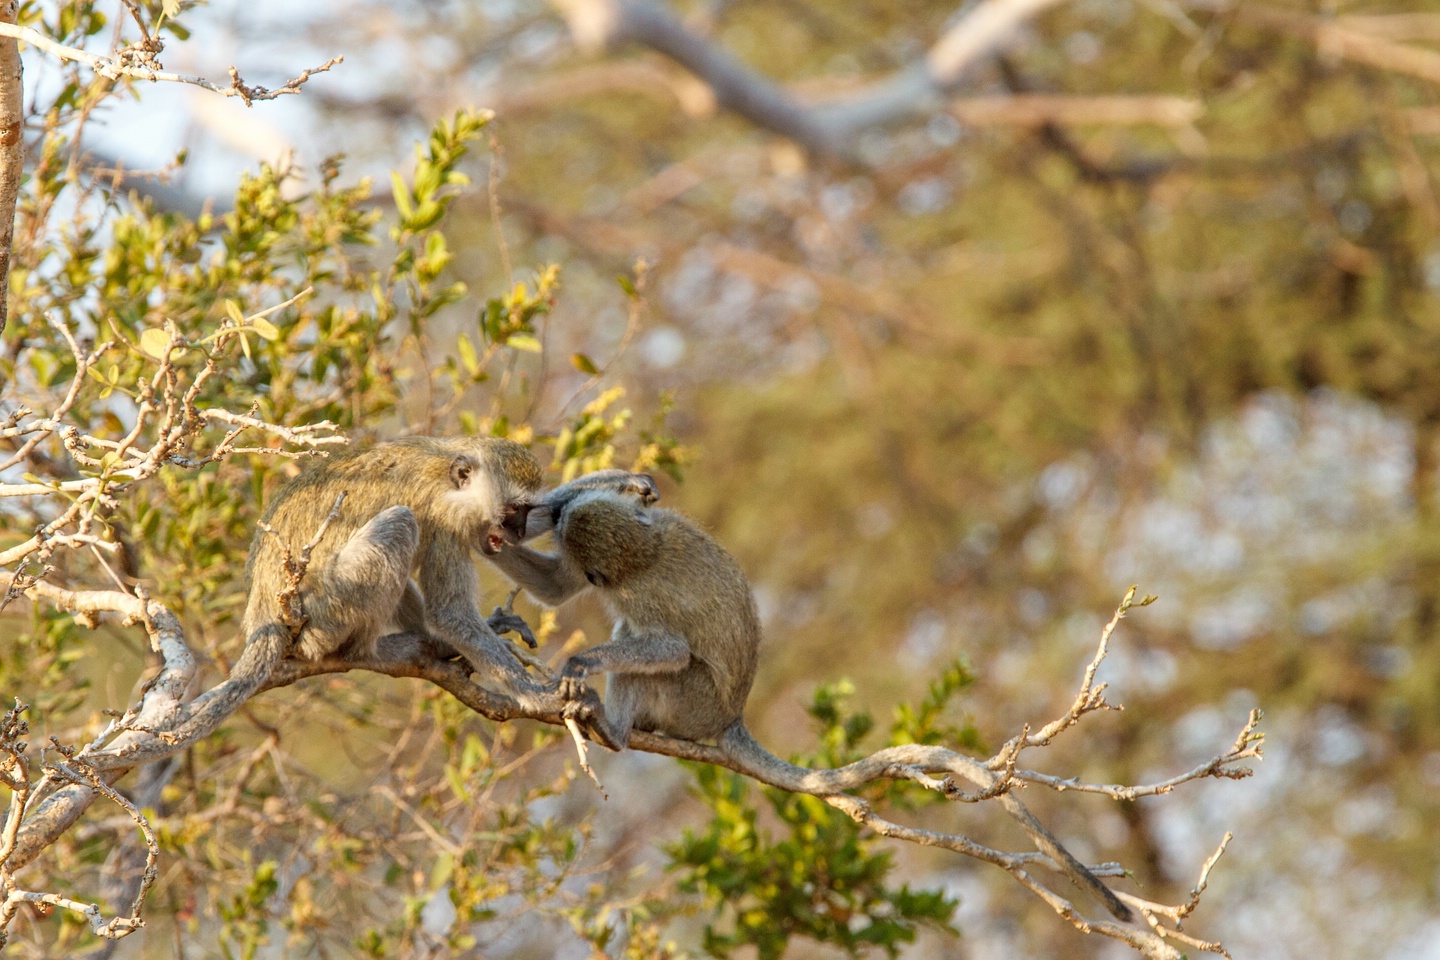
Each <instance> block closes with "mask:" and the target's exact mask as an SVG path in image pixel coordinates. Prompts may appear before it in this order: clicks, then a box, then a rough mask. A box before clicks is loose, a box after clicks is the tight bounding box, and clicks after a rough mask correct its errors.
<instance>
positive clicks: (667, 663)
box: [494, 478, 1133, 920]
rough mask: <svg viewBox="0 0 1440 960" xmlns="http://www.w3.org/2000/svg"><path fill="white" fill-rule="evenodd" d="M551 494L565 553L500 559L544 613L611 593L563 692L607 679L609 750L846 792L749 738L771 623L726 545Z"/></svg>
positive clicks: (524, 550) (1077, 871)
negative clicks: (697, 755)
mask: <svg viewBox="0 0 1440 960" xmlns="http://www.w3.org/2000/svg"><path fill="white" fill-rule="evenodd" d="M612 479H613V478H612ZM597 486H598V487H599V488H598V489H597V488H595V487H597ZM546 496H547V499H550V500H551V502H552V503H554V504H556V505H557V506H556V507H555V510H554V518H553V519H554V528H555V539H556V544H557V547H558V549H557V551H556V553H555V554H553V555H550V554H544V553H540V552H538V551H536V550H533V549H531V548H529V547H523V546H522V547H515V548H509V547H507V548H505V549H502V550H501V552H500V553H499V554H498V555H497V556H496V557H495V558H494V559H495V562H496V564H497V565H498V566H499V567H500V568H501V569H502V570H504V571H505V572H506V573H507V574H508V575H509V576H510V577H511V578H512V579H514V580H515V581H516V582H517V583H519V584H520V585H521V586H523V587H525V589H527V590H528V591H530V593H531V594H532V595H534V596H535V597H536V598H537V599H539V600H541V601H542V602H544V603H547V604H552V605H554V604H559V603H562V602H564V601H565V600H566V599H568V598H570V597H572V596H574V595H575V594H576V593H579V592H580V591H582V590H584V589H585V588H586V587H587V586H594V587H595V588H596V589H597V590H598V591H599V592H600V595H601V597H602V598H603V600H604V601H605V604H606V606H607V607H608V608H609V610H610V612H611V614H612V615H613V616H614V618H615V624H614V628H613V632H612V633H611V637H610V640H609V641H608V642H606V643H602V644H599V645H598V646H596V647H593V648H591V649H590V650H587V651H585V652H584V653H581V654H578V655H576V656H574V657H571V658H570V660H568V661H567V662H566V664H565V666H564V667H563V668H562V670H561V687H560V690H561V693H562V695H564V696H565V697H566V698H567V699H579V698H581V697H582V696H583V695H584V693H585V679H586V677H587V676H588V675H589V674H591V673H593V672H599V671H605V672H606V673H607V674H608V679H607V685H606V692H605V726H606V727H608V730H602V729H600V725H599V724H596V726H595V728H596V730H597V732H598V733H599V734H600V739H601V740H602V742H605V743H606V745H607V746H612V747H613V746H615V745H619V746H622V747H623V746H625V745H626V744H627V743H628V741H629V736H630V731H631V730H632V729H637V730H646V731H650V732H654V733H664V734H668V735H670V736H674V737H680V738H683V739H686V740H696V741H704V740H712V739H713V740H715V741H716V743H717V744H718V746H719V747H720V748H721V749H722V750H724V751H725V753H726V754H727V755H728V756H729V757H730V758H731V759H732V760H734V761H735V762H736V764H737V765H738V766H740V767H742V768H744V769H745V770H747V771H751V772H754V773H755V775H756V776H758V777H759V779H761V780H764V781H765V782H767V783H771V784H774V785H776V786H780V787H783V788H785V789H787V790H792V791H797V792H803V793H812V794H817V795H822V796H823V795H828V794H836V793H841V792H843V790H844V788H845V785H848V784H846V781H845V771H835V770H809V769H806V768H804V767H798V766H796V765H794V764H791V763H787V762H786V761H784V760H781V759H780V758H779V757H777V756H775V755H774V754H772V753H770V751H768V750H766V749H765V748H764V747H763V746H761V745H760V744H759V743H758V742H756V740H755V739H754V737H753V736H751V734H750V732H749V730H748V729H747V728H746V727H745V724H744V721H743V718H742V713H743V711H744V708H745V699H746V697H747V696H748V694H749V692H750V686H751V684H752V682H753V681H754V679H755V671H756V666H757V660H758V656H759V650H760V640H761V631H760V620H759V616H758V615H757V613H756V609H755V600H754V597H753V595H752V593H751V590H750V584H749V581H748V580H747V579H746V578H745V575H744V573H742V572H741V570H740V568H739V565H738V564H737V563H736V562H735V559H734V558H733V557H732V556H731V555H730V554H729V552H727V551H726V550H725V548H724V547H722V546H720V544H719V543H717V542H716V541H715V539H714V538H713V537H711V536H710V535H709V534H707V533H705V532H704V531H703V530H701V529H700V528H699V527H698V526H696V525H695V524H694V523H693V522H691V521H690V520H688V519H686V518H685V517H683V516H681V515H680V514H677V513H674V512H672V511H669V510H661V509H648V508H647V506H646V503H645V502H644V500H643V498H641V497H639V496H637V495H636V494H635V493H634V491H625V490H616V489H615V488H613V487H611V488H609V489H607V488H606V485H604V484H598V485H592V488H590V489H584V490H575V489H572V490H566V489H565V488H564V487H562V488H559V489H557V490H555V491H551V492H550V493H549V494H547V495H546ZM527 532H528V531H527ZM997 800H998V802H999V803H1000V804H1001V805H1002V806H1003V807H1004V808H1005V810H1006V811H1007V812H1008V813H1009V814H1010V815H1011V816H1012V817H1014V818H1015V819H1016V820H1017V821H1019V822H1020V824H1021V825H1022V826H1023V827H1024V828H1025V830H1026V832H1027V833H1029V834H1030V836H1031V838H1032V839H1033V840H1034V841H1035V843H1036V845H1037V846H1038V847H1039V849H1040V850H1042V851H1043V852H1044V853H1045V854H1046V855H1047V856H1049V857H1050V858H1051V859H1052V860H1054V861H1055V862H1056V863H1057V864H1058V865H1059V866H1060V867H1061V869H1062V870H1063V871H1064V872H1065V873H1066V875H1067V876H1069V877H1070V879H1071V880H1072V881H1073V882H1075V883H1076V884H1077V885H1078V886H1080V887H1081V888H1082V889H1085V890H1087V891H1089V892H1090V893H1091V894H1092V895H1094V896H1095V897H1097V898H1098V899H1100V900H1101V902H1103V903H1104V904H1105V906H1106V907H1107V908H1108V909H1109V910H1110V912H1111V913H1113V914H1114V915H1115V916H1116V917H1119V918H1120V919H1122V920H1129V919H1131V918H1132V916H1133V914H1132V913H1131V911H1130V909H1129V908H1128V907H1126V906H1125V905H1124V904H1123V903H1121V902H1120V900H1119V899H1118V898H1117V897H1116V896H1115V894H1114V892H1113V891H1111V890H1110V888H1108V887H1107V886H1105V885H1104V884H1103V883H1101V882H1100V881H1099V879H1098V878H1096V877H1095V875H1094V874H1093V873H1091V872H1090V871H1089V870H1088V869H1086V868H1085V866H1084V865H1083V864H1081V863H1080V862H1079V861H1078V860H1076V859H1075V857H1074V856H1073V855H1072V854H1071V853H1070V852H1069V851H1068V850H1066V849H1065V848H1064V847H1063V846H1062V845H1061V844H1060V843H1059V842H1058V841H1057V840H1056V839H1055V838H1054V836H1053V835H1051V834H1050V832H1049V831H1048V830H1046V829H1045V827H1044V826H1043V825H1042V824H1041V823H1040V822H1039V821H1038V820H1037V819H1036V818H1035V816H1034V815H1033V814H1031V813H1030V811H1029V810H1028V809H1027V808H1026V807H1025V806H1024V805H1023V804H1021V803H1020V801H1019V800H1018V799H1016V798H1015V797H1013V796H1011V795H1010V794H1009V793H1008V792H1007V793H1002V794H1000V795H999V797H998V798H997Z"/></svg>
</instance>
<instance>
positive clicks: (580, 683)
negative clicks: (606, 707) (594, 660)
mask: <svg viewBox="0 0 1440 960" xmlns="http://www.w3.org/2000/svg"><path fill="white" fill-rule="evenodd" d="M588 676H590V663H589V661H588V660H587V659H586V658H585V656H584V655H583V654H582V655H581V656H578V657H571V658H570V659H569V660H566V661H565V666H563V667H561V668H560V696H562V697H564V698H565V699H566V700H584V699H585V698H586V697H587V696H589V695H592V694H591V690H590V688H589V687H588V686H586V685H585V678H586V677H588Z"/></svg>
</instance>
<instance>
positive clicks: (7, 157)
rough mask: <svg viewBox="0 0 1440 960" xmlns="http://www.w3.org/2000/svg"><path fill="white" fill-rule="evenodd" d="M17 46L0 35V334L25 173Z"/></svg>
mask: <svg viewBox="0 0 1440 960" xmlns="http://www.w3.org/2000/svg"><path fill="white" fill-rule="evenodd" d="M19 12H20V0H3V5H0V27H13V26H14V25H15V18H16V16H17V15H18V14H19ZM22 74H23V71H22V69H21V66H20V45H19V44H17V43H16V42H15V41H14V40H13V39H11V38H9V37H4V38H0V337H3V336H4V335H5V323H6V321H7V320H8V319H9V316H10V246H11V243H12V242H13V240H14V237H15V198H16V197H17V196H18V195H19V193H20V178H21V175H22V174H23V173H24V160H25V143H24V137H23V134H24V131H25V116H24V79H23V75H22Z"/></svg>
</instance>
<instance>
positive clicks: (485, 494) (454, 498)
mask: <svg viewBox="0 0 1440 960" xmlns="http://www.w3.org/2000/svg"><path fill="white" fill-rule="evenodd" d="M445 505H446V506H447V507H449V508H450V509H452V510H454V511H455V512H456V513H458V514H460V515H461V516H463V517H465V518H466V519H467V520H469V521H471V522H473V523H482V522H483V523H491V522H493V521H494V520H496V519H497V518H498V517H499V516H500V504H499V503H498V502H496V498H495V495H494V492H493V491H492V490H490V489H489V484H486V483H483V482H481V483H470V484H468V485H467V486H464V487H461V488H460V489H459V490H451V491H450V492H449V493H447V494H445Z"/></svg>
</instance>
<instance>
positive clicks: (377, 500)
mask: <svg viewBox="0 0 1440 960" xmlns="http://www.w3.org/2000/svg"><path fill="white" fill-rule="evenodd" d="M540 483H541V469H540V465H539V463H537V462H536V460H535V458H534V457H533V456H532V455H531V454H530V452H529V451H528V450H526V449H525V448H524V447H522V446H520V445H519V444H518V443H515V442H514V441H511V440H503V439H498V438H495V437H479V438H441V437H407V438H404V439H400V440H392V441H389V442H387V443H381V444H377V445H376V446H374V447H372V448H370V449H369V450H365V451H363V452H360V453H355V454H349V455H345V456H340V457H332V458H330V459H327V460H324V461H321V462H320V463H318V464H316V465H315V466H313V467H311V468H310V469H308V470H306V471H305V472H304V473H302V474H300V475H299V476H298V477H296V478H295V479H294V480H291V481H290V482H289V483H287V484H285V486H283V487H281V488H280V490H278V491H277V492H276V494H275V497H274V498H273V499H272V500H271V501H270V505H269V507H268V508H267V509H266V511H265V515H264V518H263V521H262V522H264V523H265V524H266V525H267V526H268V527H269V528H270V531H269V532H267V531H266V530H263V529H262V530H257V531H256V534H255V539H254V541H253V542H252V543H251V548H250V558H249V560H248V562H247V563H246V568H245V569H246V576H247V579H248V581H249V584H250V593H249V601H248V603H247V605H246V608H245V616H244V619H243V620H242V621H241V625H242V629H243V630H244V631H245V634H246V637H247V643H246V648H245V652H244V654H243V655H242V656H241V657H240V660H239V661H238V662H237V663H236V665H235V669H234V670H233V671H232V673H231V678H232V680H234V681H236V682H237V683H238V684H239V685H240V686H241V688H242V691H244V692H245V694H246V695H247V696H248V695H249V693H253V692H254V690H255V689H256V688H258V687H259V685H260V684H261V683H263V682H264V680H265V675H266V674H267V673H268V671H269V668H270V665H272V664H274V663H275V662H277V661H278V660H279V658H280V657H281V656H283V655H285V654H286V653H287V652H288V653H289V654H290V655H292V656H294V657H297V658H300V659H304V660H320V659H323V658H326V657H330V656H341V657H348V658H353V659H364V658H366V657H370V656H373V655H374V653H375V644H376V641H377V640H378V639H379V638H380V636H381V635H382V634H384V633H386V632H387V631H389V630H394V629H397V628H398V629H399V630H400V631H402V632H408V633H415V634H421V635H429V636H431V637H434V638H436V639H438V640H439V641H442V642H443V643H445V644H448V645H449V648H450V649H448V650H445V649H439V650H437V651H436V652H437V653H441V654H444V653H451V652H453V653H459V654H460V655H461V656H463V657H464V658H465V659H466V660H467V661H469V664H470V666H471V667H472V668H474V670H475V671H476V672H477V673H480V674H482V675H484V676H486V677H488V678H499V679H500V680H501V681H503V682H504V684H505V685H506V686H507V687H509V689H510V691H511V692H512V693H514V694H515V695H516V696H517V697H518V698H519V699H520V700H521V701H522V702H528V698H529V697H530V696H532V695H538V694H540V693H541V692H542V691H543V689H544V688H543V687H542V686H541V685H540V684H539V683H537V682H536V681H535V680H534V679H532V678H531V676H530V675H529V674H528V673H526V671H525V669H524V667H523V666H521V664H520V662H519V661H518V659H517V658H516V657H515V656H514V655H513V654H511V652H510V651H509V650H508V649H507V648H508V646H509V644H508V643H507V642H506V641H504V640H501V639H500V638H499V637H498V636H497V635H496V633H495V631H494V629H492V627H491V625H490V623H488V622H487V621H486V620H484V619H482V618H481V617H480V615H479V613H478V608H477V600H478V592H479V582H478V578H477V576H476V572H475V567H474V562H473V553H472V551H473V550H474V549H475V548H476V547H478V548H479V549H480V551H481V552H482V553H483V554H485V555H487V556H493V555H495V554H496V553H497V552H498V551H499V550H500V547H501V545H502V544H503V543H505V542H506V541H508V542H510V543H519V542H520V541H521V539H523V537H524V534H525V526H526V520H527V516H528V513H529V509H530V506H531V502H532V500H533V499H534V498H535V495H536V494H537V493H538V491H539V488H540ZM342 492H343V493H344V494H345V500H344V502H343V504H342V505H341V507H340V510H339V513H338V515H337V516H336V517H335V518H334V520H333V521H332V522H331V524H330V526H329V527H328V528H327V529H326V531H325V534H324V536H323V537H322V538H321V540H320V542H319V543H318V544H317V545H316V547H315V549H314V551H313V552H312V554H311V556H310V564H309V567H308V569H307V570H306V572H305V574H304V577H303V578H302V579H301V581H300V589H299V598H300V604H301V607H302V610H303V616H304V623H303V625H302V626H301V627H300V629H299V632H298V634H295V635H294V636H293V637H292V630H291V628H290V627H289V626H287V625H286V624H285V623H283V622H282V611H281V609H280V605H279V601H278V599H277V597H278V595H279V594H280V592H281V590H282V589H283V588H284V586H285V583H286V574H285V571H284V567H283V560H284V551H285V549H286V548H287V547H288V548H289V549H290V550H292V551H297V552H298V550H299V549H300V547H301V545H302V544H304V543H306V542H308V541H309V540H310V539H311V538H312V537H313V536H314V535H315V532H316V531H317V529H318V528H319V527H320V525H321V524H322V523H323V522H324V521H325V518H326V517H327V516H328V515H329V514H330V511H331V510H332V508H334V506H335V501H336V498H337V497H338V496H339V495H340V494H341V493H342ZM282 543H283V546H282ZM412 573H414V574H415V578H416V579H415V580H413V581H412V580H411V579H410V577H411V574H412ZM506 626H508V627H514V623H513V622H510V623H507V624H506ZM526 632H527V633H528V631H526ZM529 642H530V643H531V644H532V645H533V643H534V640H533V638H530V641H529ZM228 682H229V681H227V683H228ZM245 687H248V690H245V689H244V688H245Z"/></svg>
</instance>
